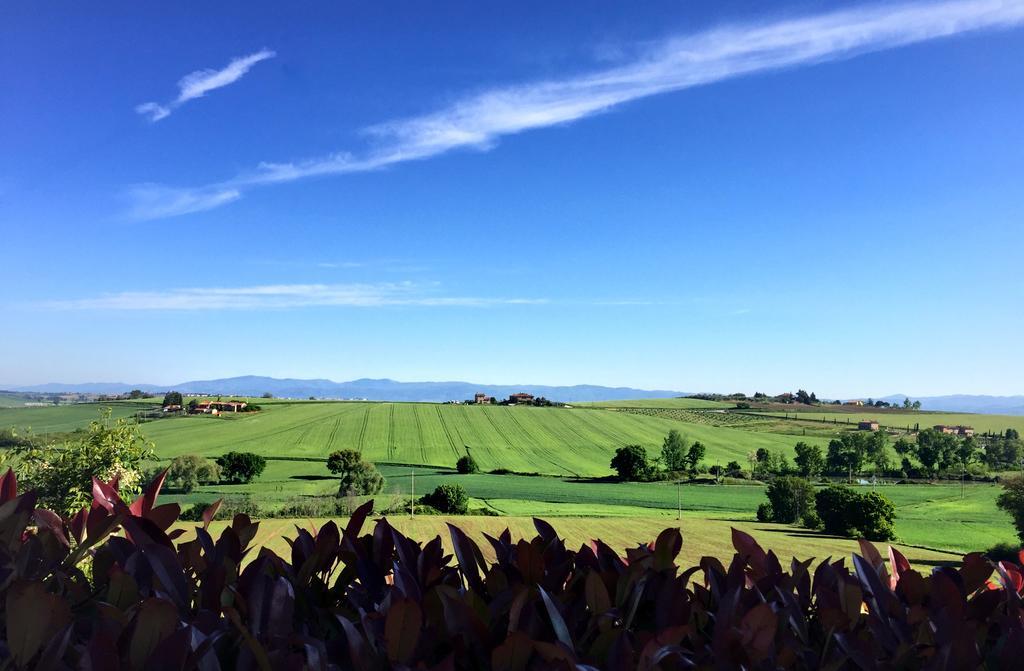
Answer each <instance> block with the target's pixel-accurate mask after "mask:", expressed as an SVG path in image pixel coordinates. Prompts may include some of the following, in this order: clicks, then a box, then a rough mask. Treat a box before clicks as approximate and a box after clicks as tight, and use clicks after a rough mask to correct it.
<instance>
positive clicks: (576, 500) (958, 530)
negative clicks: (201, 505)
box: [168, 460, 1014, 552]
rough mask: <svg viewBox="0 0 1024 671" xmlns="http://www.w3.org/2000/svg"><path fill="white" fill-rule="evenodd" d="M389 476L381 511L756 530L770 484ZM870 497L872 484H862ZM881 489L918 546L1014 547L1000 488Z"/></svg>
mask: <svg viewBox="0 0 1024 671" xmlns="http://www.w3.org/2000/svg"><path fill="white" fill-rule="evenodd" d="M380 470H381V472H382V473H383V474H384V476H385V478H387V484H386V486H385V489H384V492H383V493H382V494H380V495H379V496H378V497H377V507H378V508H387V507H389V506H391V505H393V504H398V503H399V502H401V501H404V500H408V498H409V496H410V494H411V491H412V487H413V482H412V480H413V473H414V472H415V488H416V493H417V494H423V493H426V492H429V491H431V490H433V488H434V487H436V486H437V485H439V484H441V483H458V484H461V485H462V486H463V487H464V488H465V489H466V491H467V493H468V494H469V496H470V497H471V498H472V499H473V500H474V503H473V505H474V506H475V507H486V508H490V509H491V510H493V511H495V512H497V513H499V514H501V515H503V516H511V517H518V516H539V517H565V516H571V517H591V516H592V517H602V518H608V517H631V518H648V517H653V518H657V519H668V518H673V517H674V516H675V514H676V510H677V505H681V507H682V509H683V511H684V513H685V514H686V515H688V516H698V517H702V518H704V519H709V520H710V519H718V520H731V521H733V522H744V523H753V522H754V520H755V515H754V511H755V510H756V509H757V506H758V504H759V503H761V502H763V501H764V500H765V495H764V487H763V486H761V485H756V484H750V485H719V486H715V485H682V486H679V485H675V484H673V483H668V482H660V483H658V482H655V483H623V482H595V481H592V480H575V479H572V478H560V477H530V476H519V475H489V474H484V473H481V474H476V475H458V474H456V473H454V472H453V471H451V470H450V469H435V468H424V467H405V466H394V465H390V466H389V465H382V466H380ZM337 489H338V485H337V480H336V479H335V478H334V477H333V476H332V475H331V474H330V473H329V472H328V471H327V468H326V466H325V465H324V464H322V463H320V462H306V461H278V460H272V461H270V462H269V463H268V466H267V470H266V471H265V472H264V474H263V475H262V476H261V477H260V479H259V480H257V481H256V482H253V483H250V484H247V485H211V486H206V487H201V488H200V489H199V490H197V491H196V492H193V493H191V494H188V495H173V494H172V495H171V496H169V497H168V498H169V500H177V501H179V502H181V503H182V504H188V503H193V502H196V501H202V502H211V501H213V500H215V499H217V498H221V497H228V498H230V497H237V496H240V495H245V494H248V495H251V496H253V497H255V498H256V500H257V501H258V502H259V504H260V505H262V506H266V507H275V506H277V507H279V506H281V505H283V504H285V503H288V502H294V501H296V500H298V499H300V498H301V497H304V496H317V495H320V496H325V495H331V494H334V493H336V492H337ZM858 489H861V490H868V489H870V487H859V488H858ZM878 491H880V492H881V493H883V494H884V495H885V496H886V497H888V498H889V499H890V500H892V502H893V503H894V504H895V506H896V510H897V520H896V532H897V535H898V536H899V538H900V541H901V542H903V543H906V544H910V545H918V546H921V547H926V548H937V549H943V550H948V551H954V552H969V551H972V550H984V549H986V548H988V547H991V546H992V545H994V544H996V543H998V542H1012V541H1013V537H1014V534H1013V527H1012V526H1011V524H1010V519H1009V517H1008V516H1007V515H1006V514H1005V513H1003V512H1002V511H1000V510H999V509H997V508H996V505H995V498H996V496H997V495H998V492H999V491H1000V488H999V486H998V485H993V484H969V485H967V486H966V487H965V488H964V493H965V496H964V498H963V499H961V498H960V485H959V484H942V485H888V486H879V487H878Z"/></svg>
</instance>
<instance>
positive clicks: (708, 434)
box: [144, 403, 827, 476]
mask: <svg viewBox="0 0 1024 671" xmlns="http://www.w3.org/2000/svg"><path fill="white" fill-rule="evenodd" d="M264 407H265V409H264V410H263V411H262V412H259V413H252V414H241V415H238V416H226V417H220V418H216V417H211V416H199V417H181V418H174V419H166V420H160V421H157V422H151V423H149V424H147V425H145V428H144V430H145V433H146V436H147V437H148V438H149V439H150V440H153V441H154V442H155V443H156V446H157V452H158V454H159V455H160V456H161V457H173V456H177V455H179V454H186V453H196V454H206V455H219V454H222V453H224V452H226V451H228V450H245V451H251V452H256V453H258V454H263V455H265V456H289V457H309V458H324V457H326V455H327V454H329V453H330V452H331V451H333V450H338V449H357V450H361V451H362V452H363V454H364V455H366V457H367V458H368V459H370V460H371V461H375V462H393V463H413V464H422V465H432V466H452V465H454V463H455V461H456V460H457V459H458V458H459V456H461V455H462V454H463V453H464V446H465V445H469V446H470V448H471V449H472V454H473V456H474V458H475V459H476V460H477V462H478V463H479V464H480V467H481V468H482V469H483V470H491V469H494V468H508V469H511V470H514V471H526V472H533V471H536V472H541V473H549V474H556V475H582V476H599V475H607V474H608V473H609V467H608V462H609V460H610V459H611V456H612V454H613V453H614V451H615V449H616V448H618V447H621V446H622V445H626V444H628V443H638V444H641V445H643V446H645V447H646V448H647V449H648V451H649V452H651V453H652V456H653V454H656V453H657V452H658V451H659V450H660V449H661V442H662V440H663V439H664V437H665V435H666V434H667V433H668V432H669V430H671V429H678V430H679V431H681V432H682V433H683V434H684V435H686V437H687V438H688V439H689V440H700V441H701V442H703V443H704V444H705V445H706V446H707V448H708V453H707V461H708V462H709V463H715V462H718V461H720V462H722V463H725V462H727V461H729V460H732V459H736V460H738V461H740V462H745V460H746V456H747V453H748V452H750V451H751V450H756V449H757V448H759V447H765V448H768V449H771V450H783V451H786V452H787V453H788V452H790V451H791V450H792V448H793V445H794V444H795V443H796V442H797V441H798V440H800V438H798V437H795V436H784V435H778V434H770V433H753V432H748V431H742V430H739V429H732V428H723V427H716V426H710V425H704V424H695V423H685V422H680V421H677V420H674V419H670V418H665V417H645V416H641V415H636V414H632V413H624V412H612V411H605V410H582V409H580V410H566V409H558V408H509V407H498V406H491V407H474V406H457V405H437V404H428V403H294V404H283V403H282V404H274V405H272V406H264ZM807 440H809V441H810V442H819V443H821V444H824V443H825V442H827V441H826V440H825V439H824V438H814V439H811V438H808V439H807Z"/></svg>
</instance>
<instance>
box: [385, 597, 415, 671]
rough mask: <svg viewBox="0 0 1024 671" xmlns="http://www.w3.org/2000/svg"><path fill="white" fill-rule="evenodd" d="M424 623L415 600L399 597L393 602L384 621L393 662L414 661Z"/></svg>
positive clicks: (390, 658)
mask: <svg viewBox="0 0 1024 671" xmlns="http://www.w3.org/2000/svg"><path fill="white" fill-rule="evenodd" d="M422 624H423V613H422V611H420V607H419V605H417V604H416V602H415V601H413V600H411V599H397V600H395V601H394V602H393V603H392V604H391V608H390V609H389V610H388V614H387V619H386V620H385V622H384V641H385V643H386V645H387V651H388V659H389V660H390V661H391V662H392V663H393V664H395V663H397V664H411V663H412V661H413V655H415V654H416V646H417V645H418V644H419V640H420V628H421V626H422Z"/></svg>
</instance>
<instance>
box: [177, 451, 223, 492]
mask: <svg viewBox="0 0 1024 671" xmlns="http://www.w3.org/2000/svg"><path fill="white" fill-rule="evenodd" d="M219 478H220V467H218V466H217V464H215V463H214V462H212V461H210V460H209V459H204V458H203V457H200V456H199V455H198V454H183V455H181V456H180V457H175V458H174V459H173V460H171V466H170V468H169V469H168V470H167V482H168V484H170V485H173V486H175V487H177V488H178V489H180V490H181V491H183V492H186V493H187V492H191V491H192V490H194V489H195V488H196V487H198V486H199V485H200V484H205V483H208V482H216V481H217V480H218V479H219Z"/></svg>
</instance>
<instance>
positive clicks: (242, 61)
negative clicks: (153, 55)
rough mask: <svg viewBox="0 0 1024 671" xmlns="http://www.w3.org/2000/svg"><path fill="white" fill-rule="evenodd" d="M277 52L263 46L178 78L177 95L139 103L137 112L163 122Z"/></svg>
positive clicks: (151, 119) (234, 80)
mask: <svg viewBox="0 0 1024 671" xmlns="http://www.w3.org/2000/svg"><path fill="white" fill-rule="evenodd" d="M276 55H277V54H276V53H274V52H273V51H270V50H269V49H261V50H260V51H257V52H256V53H254V54H249V55H248V56H240V57H239V58H236V59H234V60H232V61H231V62H230V63H228V64H227V66H226V67H224V68H222V69H220V70H209V69H207V70H197V71H195V72H190V73H189V74H187V75H185V76H184V77H182V78H181V80H179V81H178V97H177V98H175V99H174V100H172V101H171V102H169V103H167V104H164V105H161V104H160V103H155V102H147V103H142V104H141V105H138V106H136V108H135V111H136V112H138V113H139V114H142V115H143V116H148V117H149V120H150V121H159V120H160V119H164V118H166V117H168V116H170V114H171V112H172V111H174V110H175V109H177V108H178V107H181V106H182V105H184V104H185V103H186V102H188V101H189V100H194V99H196V98H202V97H203V96H204V95H206V94H207V93H208V92H210V91H213V90H214V89H219V88H221V87H223V86H227V85H228V84H233V83H235V82H237V81H238V80H239V79H241V78H242V77H243V76H244V75H245V73H247V72H248V71H249V69H250V68H252V66H254V65H256V64H257V63H259V62H260V61H265V60H267V59H268V58H273V57H274V56H276Z"/></svg>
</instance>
